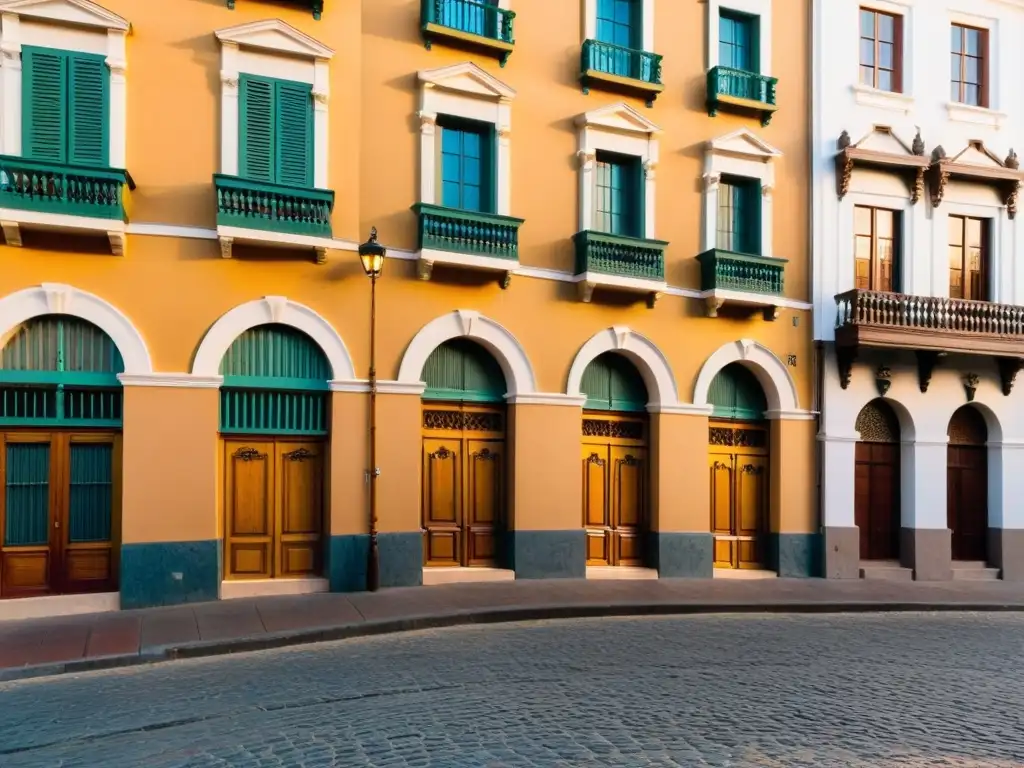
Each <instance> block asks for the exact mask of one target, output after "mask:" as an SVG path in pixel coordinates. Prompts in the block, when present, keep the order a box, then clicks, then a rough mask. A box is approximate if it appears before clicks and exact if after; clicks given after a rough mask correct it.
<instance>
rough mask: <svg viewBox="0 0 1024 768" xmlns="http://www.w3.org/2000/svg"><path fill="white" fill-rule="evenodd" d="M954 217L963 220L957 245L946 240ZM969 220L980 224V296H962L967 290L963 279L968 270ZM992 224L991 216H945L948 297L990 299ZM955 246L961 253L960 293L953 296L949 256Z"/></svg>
mask: <svg viewBox="0 0 1024 768" xmlns="http://www.w3.org/2000/svg"><path fill="white" fill-rule="evenodd" d="M954 219H959V220H961V221H962V222H963V224H962V225H961V226H960V235H961V243H960V245H959V246H955V245H954V244H953V243H950V242H948V241H949V239H950V238H949V226H950V224H951V223H952V222H953V220H954ZM969 221H977V222H980V224H981V228H980V229H981V243H980V244H979V246H978V247H979V250H980V252H981V258H980V259H979V269H978V283H979V285H980V286H981V293H982V294H983V295H982V296H981V297H976V296H964V295H963V294H964V293H966V292H967V291H966V286H967V281H966V279H965V275H967V274H968V272H967V254H968V245H967V223H968V222H969ZM993 226H994V222H993V220H992V219H991V218H987V217H982V216H972V215H970V214H965V213H950V214H949V215H948V216H947V224H946V240H947V243H946V271H947V279H946V284H947V295H948V296H949V298H951V299H955V300H960V301H992V294H993V291H992V285H991V282H990V280H991V275H992V273H993V265H992V263H991V262H992V240H993V237H992V230H993ZM955 247H959V248H960V251H961V254H960V293H961V295H960V296H953V295H952V294H953V285H952V267H951V265H950V259H949V256H950V249H952V248H955Z"/></svg>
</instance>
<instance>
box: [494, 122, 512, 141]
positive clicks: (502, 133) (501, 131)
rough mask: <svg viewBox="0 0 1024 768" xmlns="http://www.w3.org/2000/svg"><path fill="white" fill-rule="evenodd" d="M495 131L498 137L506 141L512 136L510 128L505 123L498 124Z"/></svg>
mask: <svg viewBox="0 0 1024 768" xmlns="http://www.w3.org/2000/svg"><path fill="white" fill-rule="evenodd" d="M497 133H498V138H499V139H504V140H505V141H508V140H509V139H511V138H512V129H511V128H510V127H509V126H507V125H501V126H498V130H497Z"/></svg>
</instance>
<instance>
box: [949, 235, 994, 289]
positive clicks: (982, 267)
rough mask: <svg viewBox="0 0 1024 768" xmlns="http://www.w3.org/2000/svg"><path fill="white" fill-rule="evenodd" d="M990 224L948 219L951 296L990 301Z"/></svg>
mask: <svg viewBox="0 0 1024 768" xmlns="http://www.w3.org/2000/svg"><path fill="white" fill-rule="evenodd" d="M988 249H989V245H988V221H987V220H986V219H974V218H970V217H968V216H950V217H949V297H950V298H951V299H974V300H975V301H988V284H987V283H988V275H987V266H988V264H987V262H988Z"/></svg>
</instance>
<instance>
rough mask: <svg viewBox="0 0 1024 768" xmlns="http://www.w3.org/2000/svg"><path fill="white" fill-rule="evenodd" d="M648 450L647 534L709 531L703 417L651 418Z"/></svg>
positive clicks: (705, 426)
mask: <svg viewBox="0 0 1024 768" xmlns="http://www.w3.org/2000/svg"><path fill="white" fill-rule="evenodd" d="M651 446H652V449H653V450H652V456H653V457H654V458H653V461H652V463H651V502H652V504H651V530H654V531H662V532H666V533H668V532H685V533H704V532H707V531H709V530H710V529H711V515H710V512H709V504H710V503H711V496H710V493H711V492H710V488H709V486H708V479H707V478H708V419H707V417H706V416H686V415H682V414H668V413H661V414H656V415H654V416H652V417H651Z"/></svg>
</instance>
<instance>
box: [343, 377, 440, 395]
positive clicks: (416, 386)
mask: <svg viewBox="0 0 1024 768" xmlns="http://www.w3.org/2000/svg"><path fill="white" fill-rule="evenodd" d="M328 387H329V388H330V390H331V392H350V393H357V394H366V393H368V392H369V391H370V382H369V380H367V379H344V380H335V381H332V382H329V384H328ZM426 388H427V385H426V383H424V382H422V381H417V382H407V381H394V380H393V379H387V380H384V381H380V380H378V381H377V394H379V395H416V396H417V397H419V396H420V395H422V394H423V390H425V389H426Z"/></svg>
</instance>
